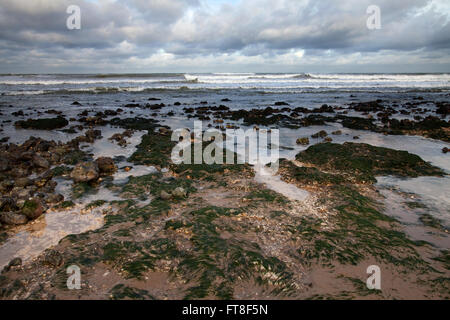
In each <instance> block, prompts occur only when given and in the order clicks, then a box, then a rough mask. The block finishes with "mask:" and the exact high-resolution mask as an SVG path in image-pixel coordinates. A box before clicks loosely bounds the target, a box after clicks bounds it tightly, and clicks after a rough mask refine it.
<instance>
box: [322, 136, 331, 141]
mask: <svg viewBox="0 0 450 320" xmlns="http://www.w3.org/2000/svg"><path fill="white" fill-rule="evenodd" d="M323 141H325V142H331V141H333V139H332V138H331V137H325V139H323Z"/></svg>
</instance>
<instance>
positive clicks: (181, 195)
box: [172, 187, 186, 198]
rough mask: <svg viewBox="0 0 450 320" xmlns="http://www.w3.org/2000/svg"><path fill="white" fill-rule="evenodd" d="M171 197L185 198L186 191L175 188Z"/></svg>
mask: <svg viewBox="0 0 450 320" xmlns="http://www.w3.org/2000/svg"><path fill="white" fill-rule="evenodd" d="M172 195H173V196H174V197H177V198H185V197H186V190H184V188H182V187H178V188H175V190H173V191H172Z"/></svg>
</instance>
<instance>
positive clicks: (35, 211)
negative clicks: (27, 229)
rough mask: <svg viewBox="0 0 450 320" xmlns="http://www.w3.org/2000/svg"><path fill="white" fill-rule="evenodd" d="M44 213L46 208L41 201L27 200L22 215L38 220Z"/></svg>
mask: <svg viewBox="0 0 450 320" xmlns="http://www.w3.org/2000/svg"><path fill="white" fill-rule="evenodd" d="M43 213H44V208H43V207H42V204H41V202H40V201H39V200H36V199H32V200H25V203H24V204H23V207H22V214H24V215H25V216H27V217H28V218H29V219H36V218H38V217H39V216H41V215H42V214H43Z"/></svg>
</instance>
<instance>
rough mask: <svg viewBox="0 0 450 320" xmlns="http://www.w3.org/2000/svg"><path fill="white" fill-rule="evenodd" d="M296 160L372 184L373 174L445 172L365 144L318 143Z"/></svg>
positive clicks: (404, 153) (408, 156)
mask: <svg viewBox="0 0 450 320" xmlns="http://www.w3.org/2000/svg"><path fill="white" fill-rule="evenodd" d="M296 159H297V160H299V161H301V162H304V163H310V164H313V165H315V166H316V167H318V168H320V169H323V170H330V171H338V172H342V173H345V174H348V175H350V176H353V177H354V178H356V179H357V180H359V181H360V182H375V181H376V180H375V176H376V175H396V176H403V177H418V176H442V175H444V172H443V171H442V170H441V169H439V168H437V167H434V166H432V165H431V164H429V163H428V162H425V161H424V160H422V159H421V158H420V157H419V156H417V155H414V154H411V153H409V152H407V151H399V150H393V149H389V148H383V147H375V146H372V145H369V144H365V143H353V142H346V143H344V144H335V143H321V144H317V145H314V146H311V147H309V148H308V149H306V150H305V151H302V152H300V153H298V154H297V156H296Z"/></svg>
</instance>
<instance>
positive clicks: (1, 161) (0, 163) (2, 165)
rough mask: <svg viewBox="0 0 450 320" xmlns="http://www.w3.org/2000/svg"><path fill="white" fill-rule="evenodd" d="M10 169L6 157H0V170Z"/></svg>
mask: <svg viewBox="0 0 450 320" xmlns="http://www.w3.org/2000/svg"><path fill="white" fill-rule="evenodd" d="M9 169H11V166H10V163H9V161H8V159H5V158H0V172H3V171H7V170H9Z"/></svg>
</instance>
